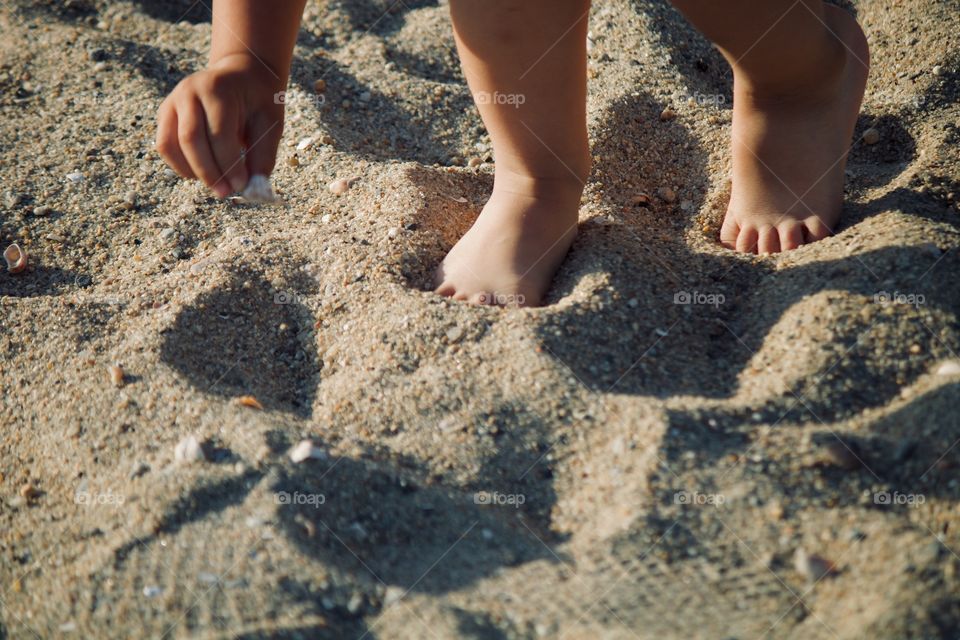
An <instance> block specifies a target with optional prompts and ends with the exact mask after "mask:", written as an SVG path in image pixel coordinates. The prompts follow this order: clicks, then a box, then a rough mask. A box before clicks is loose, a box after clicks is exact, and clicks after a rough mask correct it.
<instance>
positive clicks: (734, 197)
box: [720, 6, 869, 254]
mask: <svg viewBox="0 0 960 640" xmlns="http://www.w3.org/2000/svg"><path fill="white" fill-rule="evenodd" d="M824 19H825V22H826V24H827V27H828V30H829V31H830V32H832V34H833V35H834V36H835V38H831V39H832V40H833V43H832V44H833V45H835V56H832V57H833V58H834V59H835V61H836V62H835V64H833V65H832V68H829V67H826V66H825V67H823V68H822V76H821V77H819V78H816V79H815V81H814V82H813V83H812V84H811V83H810V82H807V83H805V85H803V86H798V87H796V88H795V89H793V90H789V89H788V90H783V89H779V90H778V91H774V92H772V93H767V94H764V92H763V90H762V89H756V88H753V89H749V88H748V87H749V82H743V83H742V84H741V83H738V82H736V81H735V95H734V112H733V113H734V115H733V192H732V194H731V199H730V205H729V207H728V209H727V215H726V218H725V219H724V222H723V227H722V229H721V231H720V240H721V242H722V243H723V244H724V245H725V246H727V247H729V248H731V249H736V250H737V251H740V252H744V253H760V254H765V253H777V252H779V251H787V250H790V249H795V248H797V247H798V246H800V245H802V244H806V243H809V242H814V241H816V240H820V239H822V238H824V237H826V236H828V235H830V234H831V233H832V232H833V229H834V228H835V226H836V224H837V222H838V220H839V219H840V211H841V208H842V206H843V186H844V171H845V167H846V156H847V152H848V150H849V148H850V143H851V138H852V137H853V131H854V128H855V125H856V122H857V116H858V114H859V112H860V105H861V102H862V101H863V94H864V90H865V87H866V80H867V72H868V64H869V51H868V46H867V41H866V37H865V36H864V34H863V31H862V30H861V29H860V26H859V25H858V24H857V22H856V20H855V19H854V18H853V16H851V15H850V14H848V13H847V12H845V11H843V10H840V9H837V8H835V7H830V6H827V7H825V8H824Z"/></svg>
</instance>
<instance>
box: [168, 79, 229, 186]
mask: <svg viewBox="0 0 960 640" xmlns="http://www.w3.org/2000/svg"><path fill="white" fill-rule="evenodd" d="M177 117H178V123H177V137H178V138H179V140H180V149H181V150H182V151H183V155H184V156H185V157H186V158H187V162H189V163H190V168H191V169H193V173H194V174H196V175H197V177H198V178H200V179H201V180H203V182H204V184H206V185H207V186H208V187H210V188H211V189H213V191H214V193H216V194H217V195H218V196H220V197H221V198H225V197H226V196H227V195H229V193H230V187H229V186H228V185H227V184H226V183H225V182H223V181H222V180H220V170H219V168H218V167H217V163H216V161H215V160H214V159H213V152H212V151H210V141H209V139H208V138H207V124H206V118H205V117H204V115H203V110H202V109H201V108H200V103H199V102H197V101H196V100H195V99H193V98H187V99H186V100H184V101H183V102H181V103H179V104H178V105H177Z"/></svg>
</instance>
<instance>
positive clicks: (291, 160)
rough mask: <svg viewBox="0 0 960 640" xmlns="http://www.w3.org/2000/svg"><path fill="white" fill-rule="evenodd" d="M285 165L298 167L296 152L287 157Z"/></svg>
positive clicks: (298, 159)
mask: <svg viewBox="0 0 960 640" xmlns="http://www.w3.org/2000/svg"><path fill="white" fill-rule="evenodd" d="M287 166H289V167H299V166H300V158H298V157H297V155H296V154H294V155H292V156H290V157H289V158H287Z"/></svg>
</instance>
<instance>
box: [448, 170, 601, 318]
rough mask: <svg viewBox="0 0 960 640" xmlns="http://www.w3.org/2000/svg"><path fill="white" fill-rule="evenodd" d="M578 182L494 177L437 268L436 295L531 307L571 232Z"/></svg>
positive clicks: (570, 239) (564, 251)
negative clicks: (476, 212) (486, 196)
mask: <svg viewBox="0 0 960 640" xmlns="http://www.w3.org/2000/svg"><path fill="white" fill-rule="evenodd" d="M582 191H583V185H582V183H580V182H578V181H576V180H574V179H573V178H572V177H571V179H569V180H533V179H522V178H510V179H509V180H507V179H501V177H500V176H498V178H497V184H496V185H495V186H494V189H493V195H491V196H490V200H489V201H487V204H486V206H484V208H483V211H482V212H481V213H480V217H479V218H477V220H476V222H474V224H473V226H472V227H470V230H469V231H468V232H467V233H466V234H465V235H464V236H463V237H462V238H461V239H460V241H459V242H457V244H456V245H455V246H454V247H453V249H451V250H450V253H448V254H447V257H446V258H444V260H443V264H441V265H440V267H439V268H438V269H437V275H436V283H437V289H436V291H437V293H439V294H441V295H444V296H450V297H452V298H454V299H457V300H466V301H469V302H473V303H477V304H495V305H500V306H536V305H539V304H540V301H541V299H542V298H543V295H544V293H546V291H547V289H548V288H549V287H550V281H551V280H552V279H553V275H554V273H556V271H557V269H558V268H559V267H560V263H561V262H563V258H564V256H565V255H566V254H567V250H568V249H569V248H570V244H571V243H572V242H573V239H574V237H575V236H576V235H577V211H578V209H579V205H580V194H581V192H582Z"/></svg>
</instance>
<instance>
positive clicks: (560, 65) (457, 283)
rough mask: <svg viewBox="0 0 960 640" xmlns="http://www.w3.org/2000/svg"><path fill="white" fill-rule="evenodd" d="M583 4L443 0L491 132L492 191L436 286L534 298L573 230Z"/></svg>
mask: <svg viewBox="0 0 960 640" xmlns="http://www.w3.org/2000/svg"><path fill="white" fill-rule="evenodd" d="M588 10H589V0H451V2H450V12H451V15H452V18H453V25H454V30H455V34H456V38H457V47H458V49H459V51H460V57H461V62H462V65H463V71H464V75H465V76H466V78H467V82H468V84H469V86H470V90H471V92H472V93H473V95H474V99H475V100H476V102H477V106H478V108H479V110H480V115H481V116H482V117H483V121H484V124H486V127H487V130H488V131H489V132H490V138H491V140H492V141H493V149H494V154H495V159H496V163H497V166H496V177H495V179H494V187H493V194H492V195H491V197H490V200H489V201H488V202H487V204H486V206H485V207H484V208H483V211H482V213H481V214H480V217H479V218H478V219H477V221H476V222H475V223H474V225H473V227H471V229H470V230H469V231H468V232H467V234H466V235H464V236H463V238H461V239H460V241H459V242H458V243H457V244H456V246H454V247H453V249H451V250H450V253H449V254H448V255H447V257H446V258H445V259H444V261H443V264H442V265H441V266H440V268H439V269H438V271H437V284H438V286H437V291H438V292H439V293H441V294H443V295H447V296H452V297H454V298H457V299H462V300H470V301H473V302H481V303H483V302H486V303H494V304H510V303H519V304H526V305H536V304H539V302H540V299H541V297H542V296H543V294H544V292H545V291H546V290H547V288H548V287H549V286H550V281H551V280H552V278H553V275H554V273H555V272H556V270H557V268H558V267H559V266H560V263H561V262H562V261H563V258H564V256H565V255H566V253H567V250H568V249H569V248H570V243H571V242H573V238H574V236H575V235H576V226H577V211H578V209H579V203H580V195H581V193H582V191H583V183H584V181H585V180H586V178H587V175H588V173H589V169H590V153H589V147H588V144H587V126H586V37H587V20H588V16H587V11H588Z"/></svg>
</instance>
